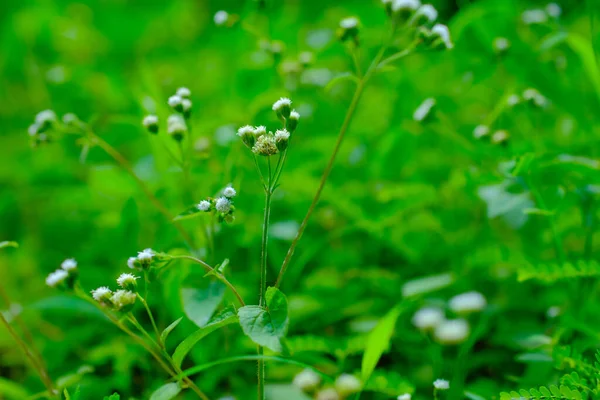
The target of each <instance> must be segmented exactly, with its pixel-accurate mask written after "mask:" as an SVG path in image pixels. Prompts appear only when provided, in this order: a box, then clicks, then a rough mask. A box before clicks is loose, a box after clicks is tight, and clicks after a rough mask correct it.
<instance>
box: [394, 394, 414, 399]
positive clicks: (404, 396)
mask: <svg viewBox="0 0 600 400" xmlns="http://www.w3.org/2000/svg"><path fill="white" fill-rule="evenodd" d="M411 399H412V396H411V395H410V393H404V394H401V395H400V396H398V399H397V400H411Z"/></svg>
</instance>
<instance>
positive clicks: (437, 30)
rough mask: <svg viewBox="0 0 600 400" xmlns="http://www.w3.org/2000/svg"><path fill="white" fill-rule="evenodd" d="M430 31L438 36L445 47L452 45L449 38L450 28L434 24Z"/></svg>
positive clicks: (451, 46)
mask: <svg viewBox="0 0 600 400" xmlns="http://www.w3.org/2000/svg"><path fill="white" fill-rule="evenodd" d="M431 33H432V34H433V35H435V36H438V37H439V38H440V39H441V40H442V42H443V43H444V45H445V46H446V48H447V49H451V48H453V47H454V44H452V40H451V39H450V30H449V29H448V27H447V26H446V25H443V24H435V25H434V26H433V28H431Z"/></svg>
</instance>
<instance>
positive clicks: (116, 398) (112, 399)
mask: <svg viewBox="0 0 600 400" xmlns="http://www.w3.org/2000/svg"><path fill="white" fill-rule="evenodd" d="M104 400H121V395H120V394H119V393H113V394H111V395H110V396H104Z"/></svg>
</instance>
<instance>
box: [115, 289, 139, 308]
mask: <svg viewBox="0 0 600 400" xmlns="http://www.w3.org/2000/svg"><path fill="white" fill-rule="evenodd" d="M136 298H137V296H136V294H135V293H133V292H131V291H129V290H122V289H121V290H117V291H116V292H114V293H113V295H112V297H111V298H110V300H111V301H112V303H113V304H114V306H115V307H116V308H117V309H121V308H124V307H127V306H130V305H133V304H134V303H135V299H136Z"/></svg>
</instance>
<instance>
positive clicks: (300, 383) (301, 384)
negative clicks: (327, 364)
mask: <svg viewBox="0 0 600 400" xmlns="http://www.w3.org/2000/svg"><path fill="white" fill-rule="evenodd" d="M320 383H321V376H320V375H319V374H317V373H316V372H315V371H313V370H312V369H310V368H306V369H305V370H303V371H302V372H300V373H299V374H297V375H296V376H295V377H294V380H293V381H292V384H293V385H294V386H296V387H297V388H298V389H300V390H302V391H304V392H311V391H313V390H315V389H316V388H317V387H318V386H319V384H320Z"/></svg>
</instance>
